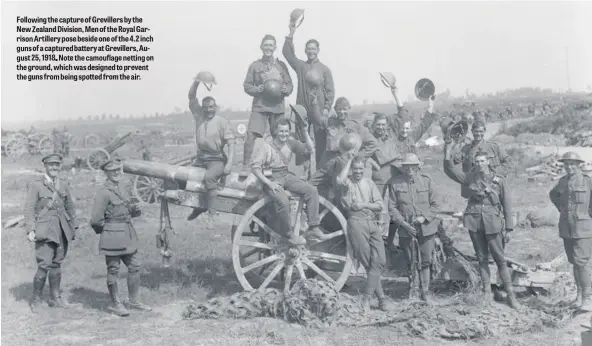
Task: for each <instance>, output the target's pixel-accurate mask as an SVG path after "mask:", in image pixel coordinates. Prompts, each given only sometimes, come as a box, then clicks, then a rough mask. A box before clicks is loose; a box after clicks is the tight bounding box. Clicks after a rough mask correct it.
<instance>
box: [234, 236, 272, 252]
mask: <svg viewBox="0 0 592 346" xmlns="http://www.w3.org/2000/svg"><path fill="white" fill-rule="evenodd" d="M238 245H244V246H250V247H255V248H259V249H265V250H271V246H269V245H267V244H264V243H260V242H255V241H249V240H243V239H241V240H240V241H239V242H238Z"/></svg>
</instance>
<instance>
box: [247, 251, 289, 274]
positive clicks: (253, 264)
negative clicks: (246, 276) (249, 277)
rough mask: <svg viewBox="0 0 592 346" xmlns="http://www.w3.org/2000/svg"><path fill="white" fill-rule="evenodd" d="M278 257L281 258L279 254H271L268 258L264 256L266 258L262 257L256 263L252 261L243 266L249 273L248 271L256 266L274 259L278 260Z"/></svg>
mask: <svg viewBox="0 0 592 346" xmlns="http://www.w3.org/2000/svg"><path fill="white" fill-rule="evenodd" d="M278 259H280V256H279V255H272V256H269V257H267V258H264V259H262V260H260V261H257V262H255V263H251V264H249V265H248V266H246V267H244V268H243V272H244V273H247V272H249V271H251V270H253V269H255V268H259V267H261V266H262V265H265V264H267V263H271V262H273V261H277V260H278Z"/></svg>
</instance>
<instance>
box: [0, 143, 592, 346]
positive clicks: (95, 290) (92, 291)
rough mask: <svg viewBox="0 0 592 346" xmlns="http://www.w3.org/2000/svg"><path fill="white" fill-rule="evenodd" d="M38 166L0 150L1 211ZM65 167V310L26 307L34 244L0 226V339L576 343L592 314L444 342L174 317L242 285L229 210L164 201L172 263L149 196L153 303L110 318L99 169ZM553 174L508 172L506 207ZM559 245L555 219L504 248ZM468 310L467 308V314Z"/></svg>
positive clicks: (432, 166)
mask: <svg viewBox="0 0 592 346" xmlns="http://www.w3.org/2000/svg"><path fill="white" fill-rule="evenodd" d="M492 132H493V131H492ZM191 149H192V148H191V147H190V146H189V147H181V148H174V147H167V148H162V149H160V150H159V151H156V152H155V155H156V156H159V157H161V158H162V159H166V158H171V157H175V156H182V155H184V154H186V153H187V152H190V151H191ZM237 152H242V149H240V148H237ZM80 154H84V153H80ZM121 154H122V156H124V155H130V156H132V157H134V156H135V157H138V156H139V153H134V152H133V150H129V151H127V152H126V149H125V147H124V148H122V149H121ZM421 156H422V158H424V160H425V162H426V165H425V170H426V172H428V173H429V174H430V175H431V176H432V178H433V179H434V180H435V181H436V183H437V186H438V195H439V197H438V199H439V200H440V203H441V205H442V206H443V208H445V209H448V210H458V211H461V210H462V209H463V208H464V201H463V200H462V199H461V198H460V196H459V187H458V185H456V184H455V183H452V182H451V181H450V180H449V179H448V178H447V177H446V176H445V175H444V174H443V173H442V171H441V167H440V165H441V153H440V152H439V151H436V150H433V149H426V150H424V151H423V152H422V153H421ZM36 169H42V165H41V163H40V162H39V157H32V158H31V157H23V158H22V159H19V160H16V161H14V160H8V159H6V158H3V160H2V219H3V220H6V219H8V218H10V217H13V216H16V215H19V214H20V213H21V206H22V202H23V199H24V195H25V189H26V185H27V183H28V182H29V181H31V180H32V179H34V178H35V177H36V176H38V175H39V173H38V172H36V171H35V170H36ZM64 174H65V176H67V177H68V179H69V180H70V181H71V183H72V184H73V186H74V191H75V195H76V198H77V200H78V201H77V209H78V215H79V217H80V220H81V224H82V226H81V228H80V231H79V235H78V238H77V239H76V241H75V242H74V243H73V244H72V246H71V248H70V252H69V254H68V257H67V259H66V261H65V264H64V269H63V272H64V278H63V284H62V286H63V290H64V295H65V296H66V297H67V299H68V301H69V302H70V303H72V304H74V308H73V309H69V310H67V311H66V310H56V309H50V308H45V309H44V310H43V311H42V312H41V313H40V314H39V315H33V314H32V313H31V312H30V310H29V307H28V304H27V300H28V299H29V297H30V295H31V291H32V285H31V279H32V277H33V274H34V272H35V268H36V266H35V259H34V255H33V245H32V244H31V243H29V242H28V241H27V240H26V237H25V233H24V230H23V229H22V228H20V227H15V228H10V229H3V230H2V274H3V275H2V327H3V333H2V343H3V344H5V345H39V344H45V345H214V344H218V345H360V344H367V345H370V344H372V345H374V344H387V343H388V344H400V345H437V344H455V345H456V344H458V345H463V344H479V345H532V344H537V343H538V344H540V345H579V344H580V332H581V330H583V328H581V327H580V324H586V325H589V318H590V315H589V314H585V315H580V316H577V317H575V318H573V319H570V320H569V321H568V322H567V323H566V324H565V325H564V326H563V327H561V328H547V329H543V330H538V329H537V330H533V331H526V332H523V333H520V334H515V335H498V336H496V337H491V338H483V339H479V340H473V341H462V340H454V341H447V340H443V339H434V338H422V337H410V336H408V335H404V334H401V333H400V330H399V329H397V328H393V327H389V326H388V325H387V326H382V327H347V328H345V327H335V328H328V329H307V328H304V327H302V326H299V325H291V324H287V323H285V322H282V321H279V320H274V319H269V318H256V319H252V320H244V321H237V320H218V321H212V320H189V321H186V320H182V318H181V313H182V311H183V309H184V308H185V307H186V306H187V304H188V303H189V302H190V301H192V300H196V301H204V300H206V299H208V298H211V297H215V296H220V295H228V294H231V293H234V292H238V291H240V290H241V287H240V285H239V284H238V281H237V280H236V277H235V274H234V272H233V269H232V262H231V257H230V249H231V245H230V227H231V224H232V216H229V215H221V216H219V217H218V219H217V221H216V227H215V229H213V230H207V229H206V228H205V224H204V220H203V219H201V218H198V219H197V220H195V221H193V222H188V221H186V220H185V217H186V216H187V215H188V213H189V212H190V210H188V209H183V208H180V207H172V208H171V213H172V221H173V227H174V228H175V230H176V231H177V234H175V235H174V236H173V240H172V246H173V248H174V251H175V257H173V263H172V266H171V267H170V268H163V267H162V266H161V258H160V255H159V252H158V250H157V249H156V246H155V234H156V232H157V230H158V215H159V214H158V213H159V210H158V207H157V206H156V205H149V206H146V207H145V208H144V211H143V216H142V217H141V218H140V219H139V220H138V221H137V222H136V224H135V225H136V229H137V230H138V233H139V238H140V243H141V247H140V249H141V250H140V258H141V260H142V263H143V265H142V288H141V297H142V299H143V301H144V302H146V303H149V304H151V305H152V306H153V307H154V311H153V312H150V313H144V312H141V313H133V314H132V315H131V316H130V317H128V318H118V317H115V316H112V315H110V314H109V313H107V312H106V310H105V309H106V306H107V304H108V302H109V298H108V294H107V288H106V284H105V279H106V269H105V264H104V258H103V257H102V256H100V255H99V254H98V236H96V235H95V234H94V232H93V231H92V230H91V229H90V227H89V226H88V215H89V211H90V208H91V204H92V198H93V195H94V192H95V191H96V188H97V186H98V185H97V184H98V183H100V182H101V181H102V180H101V179H97V177H100V176H101V174H100V173H99V174H96V173H91V172H88V171H84V172H81V173H77V174H75V175H72V174H71V173H64ZM95 181H98V182H95ZM553 183H554V182H552V181H548V182H537V183H528V182H527V181H526V179H522V178H513V179H511V181H510V184H511V187H512V193H513V201H514V203H515V208H514V209H515V210H517V211H527V210H532V209H533V208H534V209H544V208H549V206H550V202H549V201H548V197H547V194H548V191H549V190H550V188H551V187H552V185H553ZM451 236H452V237H453V239H454V240H455V243H456V245H457V247H458V248H460V249H461V250H462V251H466V252H467V253H469V254H472V251H471V245H470V239H469V237H468V234H466V233H465V232H458V233H457V234H451ZM562 251H563V247H562V243H561V241H560V239H559V237H558V235H557V230H556V226H547V227H541V228H536V229H533V228H517V229H516V231H515V232H514V235H513V238H512V241H511V242H510V244H508V246H507V253H508V256H509V257H512V258H514V259H516V260H518V261H521V262H524V263H527V264H529V265H535V264H536V263H539V262H545V261H550V260H552V259H553V258H555V257H556V256H558V255H560V254H561V253H562ZM123 268H124V267H123V266H122V269H123ZM560 270H568V267H567V266H562V267H561V268H560ZM125 275H126V270H125V269H123V270H122V272H121V273H120V277H121V280H120V285H121V286H120V287H121V289H120V291H121V295H122V296H123V297H125V296H126V285H125V279H124V278H125ZM350 284H351V285H350V287H349V288H348V292H350V293H355V291H356V290H357V289H360V288H361V286H360V284H359V280H352V281H351V282H350ZM385 289H386V290H387V292H388V293H389V295H391V296H393V297H395V298H394V302H395V304H397V302H399V304H402V303H401V302H402V299H404V298H403V296H404V292H405V290H406V285H405V284H404V280H388V281H385ZM46 294H47V288H46ZM450 299H451V298H450V294H441V295H436V297H435V300H436V306H435V307H433V309H438V308H439V307H438V306H443V307H446V306H447V304H450ZM526 299H531V298H521V300H522V301H525V300H526ZM436 311H437V310H436ZM493 313H494V314H500V316H501V315H504V314H507V313H508V308H507V307H505V306H504V305H502V304H497V303H495V308H494V310H493ZM443 318H446V317H445V316H444V317H443ZM466 318H467V319H471V318H472V317H471V316H470V315H469V316H466Z"/></svg>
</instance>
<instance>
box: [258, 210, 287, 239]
mask: <svg viewBox="0 0 592 346" xmlns="http://www.w3.org/2000/svg"><path fill="white" fill-rule="evenodd" d="M253 222H255V223H256V224H257V225H258V226H259V227H261V228H262V229H263V230H264V231H265V232H267V233H268V234H269V235H271V236H274V237H278V238H281V237H282V236H281V235H279V234H277V233H276V232H275V231H274V230H272V229H271V227H269V226H267V225H266V224H265V223H263V221H261V219H259V218H258V217H257V216H254V215H253Z"/></svg>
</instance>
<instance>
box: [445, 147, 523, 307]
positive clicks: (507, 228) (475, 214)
mask: <svg viewBox="0 0 592 346" xmlns="http://www.w3.org/2000/svg"><path fill="white" fill-rule="evenodd" d="M474 162H475V171H474V172H468V173H465V172H463V171H462V170H461V169H459V167H458V165H454V164H453V162H452V158H451V154H450V152H449V148H448V145H446V146H445V147H444V167H445V169H447V170H448V172H449V173H450V175H449V176H450V177H451V178H452V179H453V180H454V181H456V182H457V183H459V184H461V185H463V186H466V188H467V191H468V203H467V208H466V210H465V212H464V217H463V224H464V226H465V227H466V228H467V229H468V230H469V234H470V236H471V242H472V243H473V248H474V250H475V253H476V254H477V258H478V260H479V274H480V276H481V282H482V284H483V286H482V287H483V293H484V296H485V297H484V299H486V300H487V301H489V300H490V299H491V284H490V271H489V253H491V255H492V256H493V259H494V260H495V263H496V264H497V268H498V273H499V276H500V277H501V279H502V282H503V285H504V289H505V291H506V293H507V294H508V304H509V305H510V307H512V308H514V309H518V308H519V307H520V305H519V303H518V301H517V300H516V297H515V296H514V290H513V287H512V279H511V277H510V271H509V270H508V266H507V263H506V258H505V254H504V242H508V241H509V237H508V233H509V232H511V231H512V230H513V219H512V210H511V208H512V206H511V200H510V191H509V189H508V187H507V183H506V180H505V178H503V177H502V176H500V175H497V174H496V173H495V172H494V171H492V170H491V169H490V161H489V153H488V152H485V151H479V152H477V153H476V154H475V158H474Z"/></svg>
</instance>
